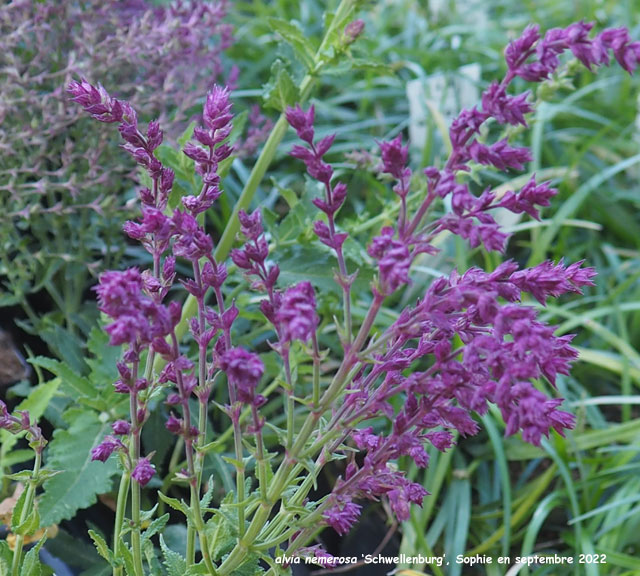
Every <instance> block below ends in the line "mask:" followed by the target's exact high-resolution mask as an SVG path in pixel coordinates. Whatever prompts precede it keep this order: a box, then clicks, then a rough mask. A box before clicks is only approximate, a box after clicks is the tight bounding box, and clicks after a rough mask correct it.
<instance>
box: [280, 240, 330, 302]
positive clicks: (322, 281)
mask: <svg viewBox="0 0 640 576" xmlns="http://www.w3.org/2000/svg"><path fill="white" fill-rule="evenodd" d="M280 254H281V255H280V260H279V262H278V264H279V266H280V282H282V283H283V284H285V285H289V284H296V283H298V282H302V281H303V280H306V281H308V282H311V284H313V285H314V286H315V287H317V288H319V289H320V290H321V291H325V292H326V291H329V292H334V293H341V292H342V289H341V288H340V286H338V284H337V283H336V281H335V280H334V277H333V269H334V268H336V267H337V263H336V261H335V258H334V257H333V255H332V254H331V253H329V251H328V250H326V251H325V250H323V249H322V248H321V247H319V246H317V245H312V244H296V245H294V246H290V247H288V248H287V249H286V250H283V251H282V252H281V253H280Z"/></svg>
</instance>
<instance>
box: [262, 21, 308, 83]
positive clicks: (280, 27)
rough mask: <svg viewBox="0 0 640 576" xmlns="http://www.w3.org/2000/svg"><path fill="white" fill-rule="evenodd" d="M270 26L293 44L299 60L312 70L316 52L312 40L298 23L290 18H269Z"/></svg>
mask: <svg viewBox="0 0 640 576" xmlns="http://www.w3.org/2000/svg"><path fill="white" fill-rule="evenodd" d="M268 23H269V27H270V28H271V30H273V31H274V32H275V33H276V34H278V35H279V36H281V37H282V39H283V40H284V41H285V42H287V43H288V44H290V45H291V47H292V48H293V51H294V52H295V54H296V56H297V57H298V58H299V60H300V61H301V62H302V63H303V64H304V65H305V67H306V68H307V70H309V71H311V70H313V69H314V67H315V53H316V50H315V48H314V47H313V44H312V43H311V41H310V40H309V39H308V38H307V36H305V33H304V32H303V31H302V30H301V29H300V28H298V26H297V25H296V24H294V23H293V22H292V21H289V20H281V19H279V18H269V20H268Z"/></svg>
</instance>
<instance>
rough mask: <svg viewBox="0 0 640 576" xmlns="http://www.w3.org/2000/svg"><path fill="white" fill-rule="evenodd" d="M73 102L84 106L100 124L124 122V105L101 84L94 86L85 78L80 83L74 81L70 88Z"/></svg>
mask: <svg viewBox="0 0 640 576" xmlns="http://www.w3.org/2000/svg"><path fill="white" fill-rule="evenodd" d="M68 91H69V93H70V94H71V96H72V98H71V99H72V100H73V101H74V102H77V103H78V104H80V106H82V107H83V108H84V109H85V110H86V111H87V112H88V113H89V114H91V116H92V117H93V118H95V119H96V120H98V121H100V122H106V123H114V122H121V121H122V114H123V111H122V104H121V102H120V101H119V100H117V99H116V98H112V97H111V96H109V93H108V92H107V91H106V90H105V89H104V88H103V86H102V85H101V84H98V87H97V88H96V87H95V86H92V85H91V84H90V83H89V82H88V81H87V80H85V79H84V78H83V79H82V80H81V81H80V82H78V81H76V80H73V81H72V82H71V83H70V84H69V87H68Z"/></svg>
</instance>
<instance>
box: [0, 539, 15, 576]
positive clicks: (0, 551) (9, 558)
mask: <svg viewBox="0 0 640 576" xmlns="http://www.w3.org/2000/svg"><path fill="white" fill-rule="evenodd" d="M12 562H13V552H12V551H11V548H9V544H8V543H7V541H6V540H0V574H3V575H4V574H9V573H10V572H11V564H12Z"/></svg>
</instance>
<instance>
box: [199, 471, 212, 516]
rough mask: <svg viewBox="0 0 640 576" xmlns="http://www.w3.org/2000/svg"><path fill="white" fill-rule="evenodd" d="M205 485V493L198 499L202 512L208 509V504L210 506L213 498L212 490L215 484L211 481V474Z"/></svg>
mask: <svg viewBox="0 0 640 576" xmlns="http://www.w3.org/2000/svg"><path fill="white" fill-rule="evenodd" d="M207 485H208V488H207V491H206V492H205V493H204V495H203V496H202V498H201V499H200V508H202V509H203V510H204V509H205V508H208V507H209V504H211V499H212V498H213V489H214V487H215V482H214V481H213V474H212V475H211V476H209V481H208V482H207Z"/></svg>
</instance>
